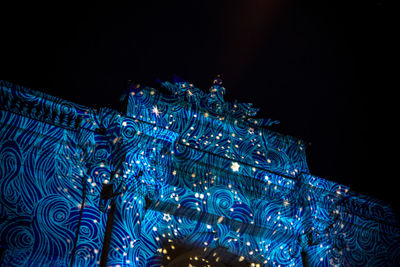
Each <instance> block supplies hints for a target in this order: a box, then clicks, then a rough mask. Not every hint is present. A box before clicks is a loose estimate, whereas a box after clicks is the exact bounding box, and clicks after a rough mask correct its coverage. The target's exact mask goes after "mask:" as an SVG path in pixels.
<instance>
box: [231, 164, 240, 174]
mask: <svg viewBox="0 0 400 267" xmlns="http://www.w3.org/2000/svg"><path fill="white" fill-rule="evenodd" d="M239 168H240V165H239V163H237V162H232V165H231V169H232V171H234V172H238V171H239Z"/></svg>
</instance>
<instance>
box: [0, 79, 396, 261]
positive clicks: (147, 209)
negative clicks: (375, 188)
mask: <svg viewBox="0 0 400 267" xmlns="http://www.w3.org/2000/svg"><path fill="white" fill-rule="evenodd" d="M0 86H1V91H0V92H1V111H0V112H1V113H0V125H1V127H0V163H1V164H0V190H1V191H0V201H1V206H0V245H1V246H2V248H3V250H2V256H1V257H2V261H3V262H2V263H3V265H4V266H70V265H73V266H97V265H99V264H100V262H101V254H102V252H103V249H104V246H103V243H105V242H104V236H105V235H106V233H105V232H106V222H107V217H110V214H111V210H112V208H111V207H112V206H113V205H115V216H114V218H115V219H114V223H113V227H112V234H111V241H110V248H109V251H108V252H109V253H108V258H107V266H110V265H112V266H160V265H163V266H188V264H189V263H190V264H192V265H193V266H207V265H210V266H249V265H252V264H253V265H254V266H278V265H280V266H302V265H307V264H308V265H309V266H335V265H336V266H390V265H393V266H398V265H400V243H399V240H400V231H399V228H398V224H397V222H396V220H395V216H394V214H393V212H392V210H391V208H390V207H389V206H388V205H387V204H385V203H382V202H380V201H378V200H375V199H371V198H369V197H366V196H363V195H359V194H357V193H355V192H352V191H351V190H350V189H349V187H348V186H345V185H340V184H337V183H335V182H332V181H329V180H325V179H322V178H320V177H316V176H314V175H312V174H310V171H309V169H308V167H307V163H306V157H305V148H306V147H305V144H304V142H303V141H302V140H299V139H297V138H295V137H291V136H287V135H282V134H279V133H276V132H274V131H273V125H274V124H276V123H278V122H277V121H273V120H270V119H255V118H254V116H255V115H256V113H257V109H255V108H253V107H252V106H251V104H244V103H238V102H234V103H229V102H226V101H224V98H223V97H224V93H225V88H224V87H223V86H222V82H221V80H220V79H218V78H217V79H216V80H214V81H213V84H212V86H211V88H210V92H209V93H204V92H203V91H202V90H200V89H198V88H196V87H195V86H194V85H192V84H190V83H188V82H186V81H183V80H176V81H174V82H173V83H170V82H164V83H162V84H161V86H163V87H165V88H166V89H167V90H169V92H170V94H162V93H160V92H159V91H157V90H156V89H153V88H148V87H145V88H141V87H139V86H134V85H132V86H131V87H130V88H129V93H128V94H127V95H126V98H125V102H124V103H125V104H126V105H127V106H126V114H121V113H118V112H117V111H114V110H110V109H107V108H101V109H99V110H95V109H92V108H87V107H84V106H81V105H78V104H75V103H71V102H68V101H65V100H62V99H59V98H56V97H53V96H49V95H45V94H43V93H40V92H37V91H32V90H29V89H27V88H23V87H20V86H17V85H13V84H10V83H7V82H1V83H0ZM271 129H272V130H271ZM110 185H112V186H113V196H112V197H111V198H110V197H108V198H107V197H104V195H103V194H102V193H101V192H102V188H103V187H104V188H105V187H107V186H110ZM101 196H102V197H101ZM71 258H73V261H71ZM3 265H2V266H3Z"/></svg>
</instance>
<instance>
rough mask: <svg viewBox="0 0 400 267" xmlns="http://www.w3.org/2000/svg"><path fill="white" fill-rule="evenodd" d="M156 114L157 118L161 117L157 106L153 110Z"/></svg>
mask: <svg viewBox="0 0 400 267" xmlns="http://www.w3.org/2000/svg"><path fill="white" fill-rule="evenodd" d="M151 111H152V112H153V113H154V114H156V116H157V117H159V116H160V113H161V112H160V111H159V110H158V108H157V106H153V109H152V110H151Z"/></svg>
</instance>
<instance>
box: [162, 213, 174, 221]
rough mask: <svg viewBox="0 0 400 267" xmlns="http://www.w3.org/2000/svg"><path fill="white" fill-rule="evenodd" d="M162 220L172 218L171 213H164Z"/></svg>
mask: <svg viewBox="0 0 400 267" xmlns="http://www.w3.org/2000/svg"><path fill="white" fill-rule="evenodd" d="M163 220H164V221H167V222H169V221H170V220H172V218H171V215H169V214H168V213H164V216H163Z"/></svg>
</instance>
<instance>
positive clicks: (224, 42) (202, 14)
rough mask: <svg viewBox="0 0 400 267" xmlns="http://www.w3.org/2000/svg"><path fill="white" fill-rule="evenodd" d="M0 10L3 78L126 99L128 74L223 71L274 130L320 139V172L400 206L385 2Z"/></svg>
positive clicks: (104, 102) (195, 78) (314, 165)
mask: <svg viewBox="0 0 400 267" xmlns="http://www.w3.org/2000/svg"><path fill="white" fill-rule="evenodd" d="M131 2H134V1H131ZM139 3H140V4H139ZM0 13H1V14H0V30H1V32H0V34H1V38H0V40H1V41H0V43H1V50H0V55H1V59H0V65H1V72H0V79H4V80H8V81H12V82H15V83H18V84H21V85H25V86H27V87H30V88H34V89H38V90H41V91H44V92H46V93H49V94H52V95H56V96H59V97H62V98H65V99H68V100H71V101H74V102H77V103H80V104H84V105H88V106H108V107H112V108H114V109H118V108H119V102H118V99H119V96H120V94H121V93H122V92H123V90H124V88H125V86H126V83H127V81H128V80H133V81H135V82H137V83H140V84H142V85H150V86H154V87H157V86H158V85H157V84H156V83H155V82H154V81H155V79H156V78H158V79H161V80H171V79H172V77H173V75H178V76H180V77H182V78H184V79H186V80H188V81H190V82H193V83H194V84H195V85H197V86H198V87H199V88H201V89H203V90H208V88H209V86H210V84H211V81H212V79H213V78H214V77H215V76H216V74H221V76H222V78H223V81H224V86H225V87H226V89H227V95H226V99H228V100H229V101H233V100H234V99H238V100H239V102H253V103H254V105H255V106H256V107H260V108H261V110H260V112H259V116H260V117H265V118H272V119H276V120H280V121H281V124H280V125H278V126H275V127H274V128H273V129H275V130H277V131H279V132H281V133H285V134H289V135H293V136H297V137H299V138H301V139H303V140H305V141H307V142H309V143H310V146H309V147H308V151H307V155H308V163H309V167H310V170H311V173H313V174H315V175H318V176H321V177H324V178H327V179H329V180H334V181H337V182H339V183H343V184H346V185H350V186H351V187H352V189H353V190H355V191H357V192H360V193H363V194H367V195H370V196H373V197H376V198H379V199H382V200H386V201H388V202H390V203H391V204H392V205H394V206H395V207H396V209H398V205H397V202H396V196H397V195H396V193H397V188H396V187H395V186H393V184H394V182H395V181H396V179H397V176H398V175H397V174H396V164H393V163H392V161H390V160H389V158H393V156H392V155H390V154H389V152H391V151H392V150H393V149H392V145H393V143H396V142H394V141H393V139H390V138H389V132H390V131H392V130H391V129H390V125H393V124H394V123H396V120H392V121H390V122H389V123H387V122H385V121H384V119H385V118H386V117H388V116H389V114H393V113H394V108H391V107H390V105H389V103H390V104H394V103H395V101H393V98H392V97H391V96H390V92H391V91H390V90H389V89H392V88H393V85H391V84H390V83H389V82H388V80H389V79H390V77H391V73H390V70H391V68H389V67H388V64H389V63H390V62H391V61H392V59H391V57H392V52H393V51H394V47H395V46H394V45H393V42H392V41H393V40H394V38H393V36H394V33H395V32H396V31H393V30H394V29H393V28H394V27H393V26H392V25H393V24H392V22H393V20H394V19H393V17H391V16H389V7H388V5H387V3H386V2H385V1H342V2H341V1H335V2H333V1H329V2H328V1H315V3H312V2H306V1H283V0H274V1H268V0H260V1H254V0H249V1H210V2H207V1H154V2H151V1H136V3H131V4H129V5H111V4H107V5H93V6H88V7H83V6H67V5H61V4H59V3H58V2H57V3H54V4H53V5H49V4H43V5H38V4H36V3H35V4H32V5H30V6H23V5H22V4H18V5H16V6H13V7H1V8H0ZM382 103H384V105H383V106H382V105H381V104H382ZM382 132H383V133H385V135H382ZM386 133H387V134H386ZM382 136H383V137H382Z"/></svg>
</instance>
